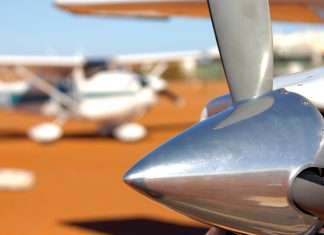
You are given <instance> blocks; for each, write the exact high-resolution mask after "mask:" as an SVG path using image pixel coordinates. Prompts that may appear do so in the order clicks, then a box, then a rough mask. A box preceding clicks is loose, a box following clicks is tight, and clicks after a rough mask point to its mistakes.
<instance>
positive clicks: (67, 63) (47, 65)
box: [0, 55, 85, 74]
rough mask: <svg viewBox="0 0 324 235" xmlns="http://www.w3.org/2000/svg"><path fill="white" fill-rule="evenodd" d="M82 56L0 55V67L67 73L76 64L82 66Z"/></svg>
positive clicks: (83, 61)
mask: <svg viewBox="0 0 324 235" xmlns="http://www.w3.org/2000/svg"><path fill="white" fill-rule="evenodd" d="M84 63H85V59H84V57H82V56H20V55H19V56H16V55H8V56H5V55H3V56H0V69H13V68H15V67H18V66H20V67H25V68H28V70H31V71H33V72H35V73H43V72H45V73H58V74H62V73H69V72H71V69H72V68H73V67H76V66H82V65H83V64H84Z"/></svg>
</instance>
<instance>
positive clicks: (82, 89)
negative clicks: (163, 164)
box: [0, 56, 182, 143]
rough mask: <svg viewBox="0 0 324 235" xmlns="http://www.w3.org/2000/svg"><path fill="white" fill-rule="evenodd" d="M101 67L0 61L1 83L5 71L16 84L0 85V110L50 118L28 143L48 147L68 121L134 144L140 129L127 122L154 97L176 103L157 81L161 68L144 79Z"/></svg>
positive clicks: (67, 61) (50, 59)
mask: <svg viewBox="0 0 324 235" xmlns="http://www.w3.org/2000/svg"><path fill="white" fill-rule="evenodd" d="M119 62H121V61H119ZM105 65H106V61H86V60H85V58H84V57H82V56H74V57H61V56H58V57H57V56H39V57H37V56H1V57H0V68H1V69H2V78H5V76H4V74H6V72H8V70H9V71H11V72H13V73H14V75H15V76H18V77H19V78H20V79H16V80H15V81H1V82H0V106H1V107H3V108H13V107H14V108H16V109H22V110H26V109H27V108H30V109H31V108H33V110H35V106H36V108H37V109H36V110H37V111H39V112H40V113H41V114H44V115H50V116H53V117H54V120H53V122H46V123H42V124H39V125H36V126H34V127H32V128H30V129H29V131H28V136H29V137H30V138H31V139H32V140H34V141H37V142H46V143H48V142H52V141H55V140H57V139H59V138H60V137H61V136H62V134H63V131H62V126H63V125H64V123H65V121H66V120H67V119H68V118H78V119H88V120H95V121H98V122H99V123H100V125H101V127H100V128H99V131H100V133H105V134H109V135H110V134H111V135H112V136H114V137H115V138H117V139H119V140H122V141H137V140H140V139H142V138H144V137H145V135H146V129H145V127H143V126H142V125H140V124H137V123H133V122H132V120H134V118H136V117H138V116H140V115H143V114H144V113H145V112H147V110H148V109H150V108H151V107H153V106H154V105H155V104H156V102H157V100H158V96H159V95H167V96H168V97H169V98H171V99H173V100H174V101H176V102H178V103H179V104H180V103H181V102H182V100H181V99H180V98H179V97H177V96H176V95H174V94H173V93H171V92H170V91H169V90H168V88H167V82H166V81H165V80H164V79H162V78H161V77H160V75H161V73H163V71H164V70H165V68H166V67H165V65H164V64H159V65H157V66H156V67H155V68H154V69H153V70H152V72H151V73H149V74H147V75H140V74H137V73H134V72H130V71H125V70H116V69H115V70H107V69H105ZM87 74H88V75H87ZM89 74H90V75H89ZM10 77H11V79H12V74H11V76H10ZM46 78H47V80H46ZM51 81H52V82H51ZM35 88H37V91H36V90H35Z"/></svg>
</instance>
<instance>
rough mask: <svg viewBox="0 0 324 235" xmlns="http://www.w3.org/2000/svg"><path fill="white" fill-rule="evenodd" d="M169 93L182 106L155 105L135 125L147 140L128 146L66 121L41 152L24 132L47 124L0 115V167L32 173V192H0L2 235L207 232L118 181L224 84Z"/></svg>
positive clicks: (178, 86) (193, 118) (191, 119)
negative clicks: (183, 101)
mask: <svg viewBox="0 0 324 235" xmlns="http://www.w3.org/2000/svg"><path fill="white" fill-rule="evenodd" d="M171 89H172V90H173V91H175V92H176V93H177V94H179V95H180V96H182V97H184V98H185V99H186V103H187V105H186V106H185V107H184V108H177V107H175V106H174V105H173V104H172V103H170V102H169V101H168V100H165V99H163V98H162V99H161V100H160V102H159V104H158V106H157V107H155V108H154V109H152V110H151V111H150V112H149V113H148V114H147V115H145V116H144V117H143V118H141V119H140V120H139V121H140V122H141V123H142V124H144V125H145V126H146V127H147V128H148V130H149V135H148V137H147V138H146V139H145V140H143V141H141V142H138V143H132V144H126V143H121V142H118V141H117V140H114V139H110V138H103V137H98V136H97V135H96V133H95V129H96V126H95V123H91V122H84V121H73V122H72V121H71V122H69V123H68V124H67V125H66V127H65V130H66V133H65V137H64V138H63V139H62V140H59V141H58V142H56V143H53V144H49V145H41V144H37V143H34V142H32V141H31V140H29V139H27V138H26V137H25V131H26V129H27V128H28V127H30V126H31V125H33V124H37V123H39V122H40V121H44V120H46V119H45V118H41V117H37V116H31V115H26V114H20V113H15V112H13V111H1V112H0V119H1V123H0V167H14V168H24V169H27V170H31V171H33V172H34V173H35V175H36V183H35V186H34V188H33V189H32V190H29V191H24V192H6V191H2V192H0V204H1V205H0V208H1V209H0V211H1V213H0V234H1V235H54V234H55V235H76V234H78V235H90V234H114V235H130V234H135V235H136V234H141V235H148V234H158V235H159V234H168V235H175V234H176V235H179V234H181V235H187V234H188V235H190V234H204V233H205V232H206V227H204V226H203V225H202V224H199V223H196V222H194V221H193V220H191V219H188V218H187V217H185V216H182V215H180V214H177V213H176V212H173V211H171V210H169V209H167V208H164V207H162V206H160V205H158V204H156V203H155V202H152V201H150V200H148V199H147V198H145V197H143V196H142V195H140V194H139V193H137V192H135V191H134V190H132V189H131V188H129V187H128V186H127V185H125V184H124V183H123V182H122V176H123V174H124V173H125V172H126V171H127V170H128V169H129V168H130V167H131V166H132V165H133V164H134V163H135V162H136V161H137V160H139V159H140V158H141V157H142V156H144V155H145V154H146V153H148V152H149V151H151V150H152V149H154V148H155V147H157V146H158V145H160V144H161V143H163V142H164V141H166V140H167V139H169V138H171V137H172V136H174V135H176V134H177V133H179V132H181V131H182V130H184V129H186V128H188V127H189V126H191V125H193V124H194V123H195V122H197V120H198V118H199V115H200V112H201V110H202V108H203V106H204V104H206V103H207V102H208V101H209V100H211V99H212V98H214V97H216V96H218V95H221V94H224V93H226V92H228V89H227V85H226V83H225V82H208V83H205V84H190V83H184V82H177V83H173V84H171Z"/></svg>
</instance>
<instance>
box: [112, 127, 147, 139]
mask: <svg viewBox="0 0 324 235" xmlns="http://www.w3.org/2000/svg"><path fill="white" fill-rule="evenodd" d="M112 134H113V136H114V137H115V138H117V139H118V140H120V141H123V142H135V141H139V140H141V139H143V138H144V137H145V136H146V135H147V131H146V129H145V127H143V126H142V125H140V124H137V123H127V124H123V125H120V126H118V127H116V128H115V129H114V130H113V132H112Z"/></svg>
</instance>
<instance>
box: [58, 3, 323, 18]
mask: <svg viewBox="0 0 324 235" xmlns="http://www.w3.org/2000/svg"><path fill="white" fill-rule="evenodd" d="M55 4H56V5H57V6H58V7H61V8H63V9H66V10H68V11H71V12H73V13H80V14H97V15H108V16H123V17H148V18H166V17H171V16H189V17H209V11H208V7H207V1H206V0H151V1H150V0H55ZM270 6H271V16H272V19H273V20H278V21H295V22H310V23H323V22H324V0H270Z"/></svg>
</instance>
